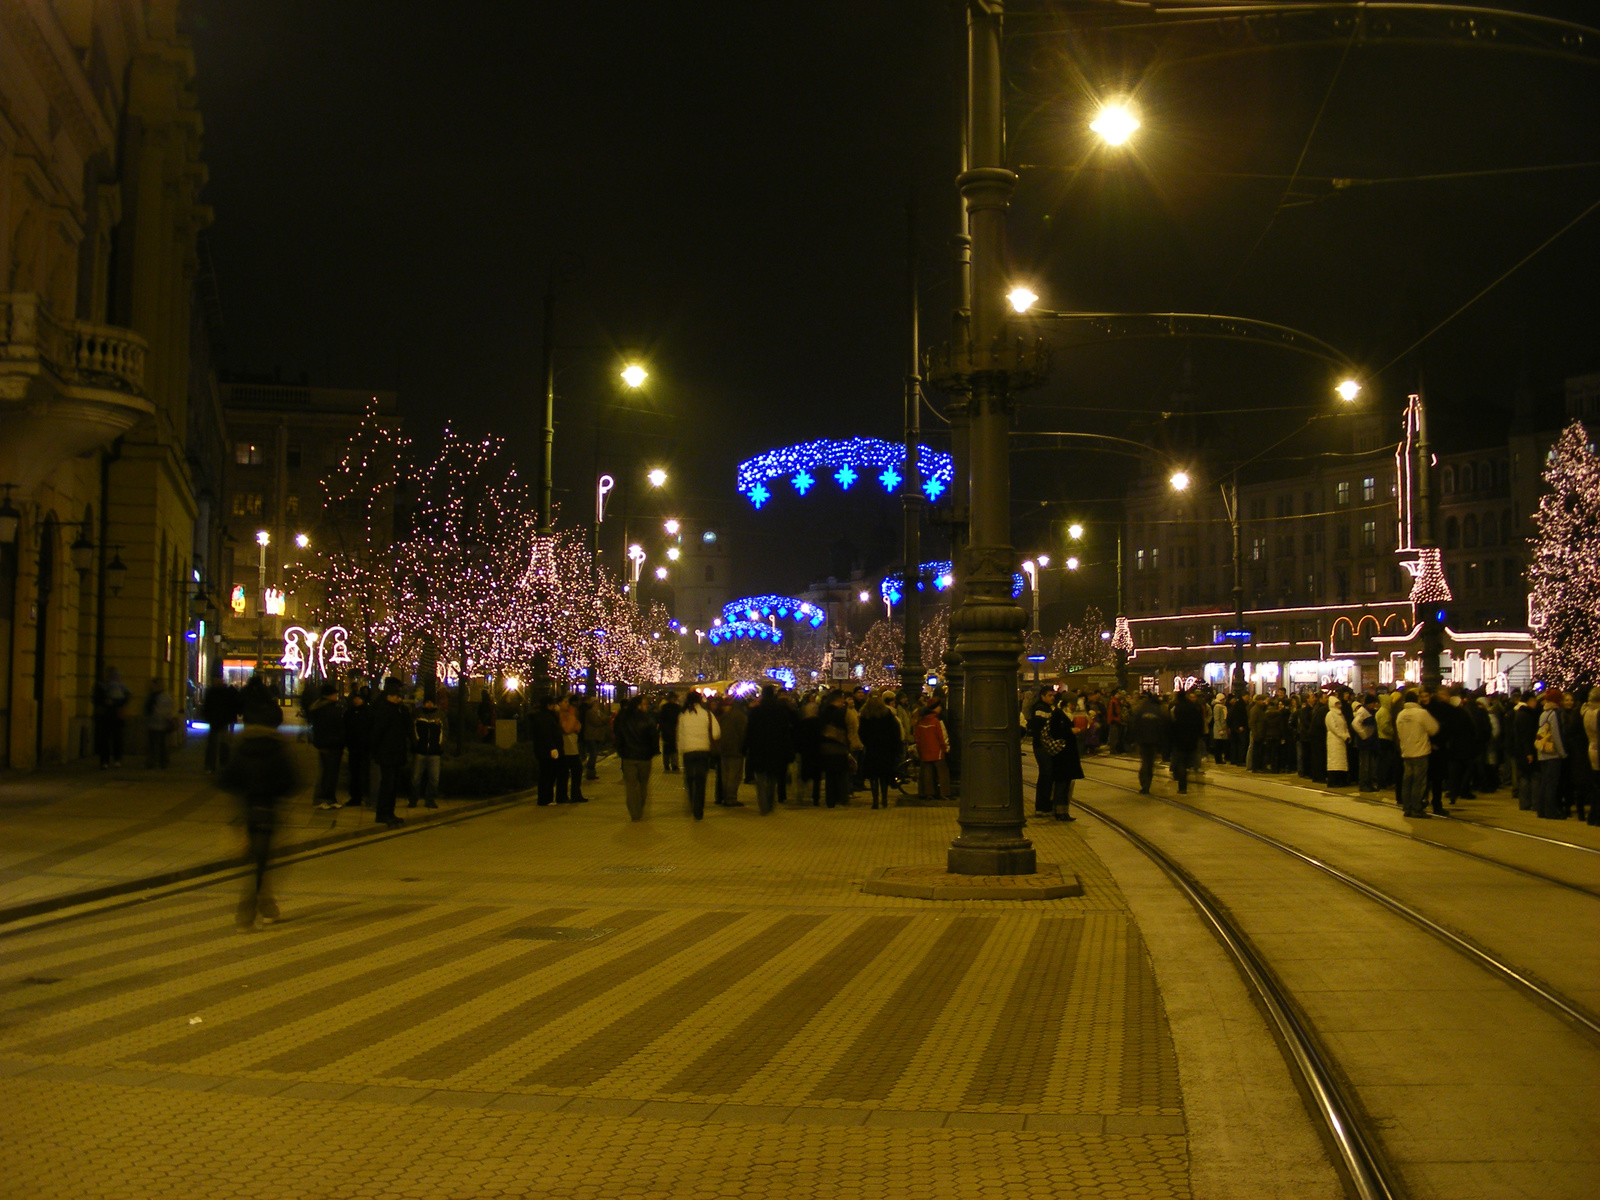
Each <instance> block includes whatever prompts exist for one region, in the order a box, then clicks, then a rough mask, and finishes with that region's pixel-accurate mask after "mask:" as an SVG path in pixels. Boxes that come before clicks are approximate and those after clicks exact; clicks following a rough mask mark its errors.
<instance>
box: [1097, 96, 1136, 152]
mask: <svg viewBox="0 0 1600 1200" xmlns="http://www.w3.org/2000/svg"><path fill="white" fill-rule="evenodd" d="M1089 128H1090V129H1092V130H1094V131H1095V132H1096V133H1098V134H1099V135H1100V140H1101V141H1103V142H1105V143H1106V145H1108V146H1120V145H1122V144H1123V143H1124V142H1126V141H1127V140H1128V139H1129V138H1130V137H1132V136H1133V135H1134V133H1135V132H1136V131H1137V130H1138V128H1139V118H1138V117H1136V116H1134V115H1133V113H1132V112H1131V111H1130V110H1129V108H1128V106H1127V104H1125V103H1124V102H1122V101H1120V100H1118V101H1114V102H1112V103H1110V104H1106V105H1104V106H1103V107H1102V108H1101V109H1100V112H1099V114H1098V115H1096V117H1095V119H1094V120H1092V121H1090V122H1089Z"/></svg>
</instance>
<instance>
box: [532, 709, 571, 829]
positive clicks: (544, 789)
mask: <svg viewBox="0 0 1600 1200" xmlns="http://www.w3.org/2000/svg"><path fill="white" fill-rule="evenodd" d="M560 705H561V698H560V697H559V696H555V695H551V696H547V697H545V702H544V706H543V707H542V708H540V709H539V710H538V711H537V712H535V713H533V714H531V716H530V718H529V723H528V724H529V730H528V731H529V733H530V734H531V735H532V738H533V753H534V755H535V756H536V757H537V758H538V760H539V803H540V804H550V803H552V802H554V800H555V798H556V781H557V780H558V779H559V778H560V777H561V745H562V742H563V740H564V735H563V734H562V732H561V714H560V713H559V712H558V711H557V710H558V709H559V708H560Z"/></svg>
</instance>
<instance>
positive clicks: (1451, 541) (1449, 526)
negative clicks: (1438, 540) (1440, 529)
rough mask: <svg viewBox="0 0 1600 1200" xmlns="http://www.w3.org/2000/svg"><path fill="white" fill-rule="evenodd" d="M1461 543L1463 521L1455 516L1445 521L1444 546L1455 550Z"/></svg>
mask: <svg viewBox="0 0 1600 1200" xmlns="http://www.w3.org/2000/svg"><path fill="white" fill-rule="evenodd" d="M1460 545H1461V522H1460V521H1458V520H1456V519H1455V518H1454V517H1451V518H1449V519H1448V520H1447V521H1445V523H1444V548H1445V549H1446V550H1454V549H1456V548H1458V547H1459V546H1460Z"/></svg>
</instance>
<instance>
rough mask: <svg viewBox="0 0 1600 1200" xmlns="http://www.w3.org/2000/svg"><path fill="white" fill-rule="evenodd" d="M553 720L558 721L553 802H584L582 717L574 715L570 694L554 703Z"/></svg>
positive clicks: (585, 799)
mask: <svg viewBox="0 0 1600 1200" xmlns="http://www.w3.org/2000/svg"><path fill="white" fill-rule="evenodd" d="M556 719H557V720H558V721H559V722H560V723H561V757H560V758H559V760H557V765H556V803H557V804H569V803H570V804H586V803H588V798H587V797H585V796H584V794H583V753H582V750H583V746H582V741H583V718H582V717H581V716H579V715H578V710H577V708H576V707H575V706H574V705H573V703H572V697H571V696H563V697H562V698H561V703H560V704H558V705H556Z"/></svg>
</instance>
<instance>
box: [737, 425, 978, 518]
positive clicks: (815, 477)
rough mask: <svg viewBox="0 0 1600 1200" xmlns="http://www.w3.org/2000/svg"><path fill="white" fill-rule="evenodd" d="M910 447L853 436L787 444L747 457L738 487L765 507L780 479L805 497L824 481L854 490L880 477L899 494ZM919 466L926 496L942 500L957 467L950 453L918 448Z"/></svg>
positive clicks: (888, 488)
mask: <svg viewBox="0 0 1600 1200" xmlns="http://www.w3.org/2000/svg"><path fill="white" fill-rule="evenodd" d="M905 462H906V448H905V446H903V445H901V444H900V443H898V442H886V441H884V440H883V439H882V438H864V437H858V438H849V439H847V440H844V441H836V440H834V439H832V438H818V439H817V440H816V441H812V442H800V443H798V444H797V445H793V446H781V447H779V448H778V449H776V450H769V451H767V452H766V453H765V454H758V455H756V456H755V457H754V458H747V459H745V460H744V461H743V462H742V463H740V464H739V470H738V474H737V477H736V478H737V486H738V489H739V492H740V494H741V495H743V496H745V497H746V498H747V499H749V501H750V503H752V504H754V505H755V506H756V507H757V508H761V507H762V506H763V505H764V504H766V502H767V501H768V500H770V499H772V497H773V495H774V491H775V489H776V488H777V487H778V482H777V481H779V480H786V481H787V483H788V485H789V487H790V488H791V489H792V490H793V491H795V492H796V493H798V494H799V495H801V496H804V495H806V494H807V493H809V492H810V491H811V490H812V489H813V488H815V487H816V486H818V484H819V483H820V482H821V481H822V480H824V479H831V480H833V482H834V483H835V484H836V485H838V487H839V489H840V490H841V491H845V492H848V491H849V490H850V488H851V487H852V485H854V484H855V483H856V482H857V481H858V480H863V479H868V478H871V479H875V480H876V481H877V482H878V484H879V485H880V486H882V488H883V490H884V491H885V492H887V493H888V494H889V495H891V496H892V495H895V494H897V492H898V489H899V487H900V484H901V481H902V480H903V479H904V478H905V476H904V474H903V469H904V467H905ZM917 465H918V470H919V474H920V476H921V479H922V493H923V495H925V496H927V498H928V499H929V500H937V499H938V498H939V497H940V496H942V495H944V493H945V492H947V491H949V490H950V482H951V480H952V479H954V478H955V464H954V463H953V462H952V460H951V458H950V455H949V454H947V453H945V452H944V451H942V450H934V449H932V448H931V447H928V446H918V447H917Z"/></svg>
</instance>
